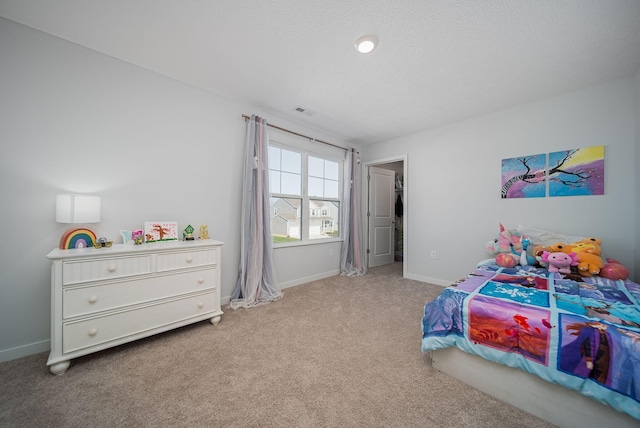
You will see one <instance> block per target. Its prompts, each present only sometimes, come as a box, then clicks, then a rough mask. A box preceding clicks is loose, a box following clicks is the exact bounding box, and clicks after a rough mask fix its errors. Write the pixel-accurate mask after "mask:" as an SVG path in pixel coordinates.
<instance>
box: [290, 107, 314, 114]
mask: <svg viewBox="0 0 640 428" xmlns="http://www.w3.org/2000/svg"><path fill="white" fill-rule="evenodd" d="M293 110H294V111H297V112H298V113H303V114H304V115H306V116H313V115H314V114H316V112H315V111H311V110H308V109H306V108H304V107H300V106H297V107H296V108H294V109H293Z"/></svg>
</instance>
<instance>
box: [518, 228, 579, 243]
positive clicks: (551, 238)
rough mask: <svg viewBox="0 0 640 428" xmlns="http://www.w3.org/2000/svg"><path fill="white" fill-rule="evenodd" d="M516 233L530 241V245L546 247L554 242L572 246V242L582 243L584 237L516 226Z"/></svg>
mask: <svg viewBox="0 0 640 428" xmlns="http://www.w3.org/2000/svg"><path fill="white" fill-rule="evenodd" d="M516 230H517V231H518V232H520V233H521V234H523V235H524V236H525V237H527V238H529V239H530V240H531V245H542V246H545V247H546V246H548V245H553V244H555V243H556V242H562V243H564V244H573V243H574V242H578V241H582V240H583V239H585V238H586V236H574V235H566V234H564V233H556V232H550V231H548V230H543V229H536V228H533V227H527V226H522V225H521V224H519V225H518V227H517V228H516Z"/></svg>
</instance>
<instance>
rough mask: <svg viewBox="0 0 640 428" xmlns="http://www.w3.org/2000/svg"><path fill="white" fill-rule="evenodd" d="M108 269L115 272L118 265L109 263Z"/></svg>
mask: <svg viewBox="0 0 640 428" xmlns="http://www.w3.org/2000/svg"><path fill="white" fill-rule="evenodd" d="M107 270H108V271H109V272H115V271H116V265H109V267H108V268H107Z"/></svg>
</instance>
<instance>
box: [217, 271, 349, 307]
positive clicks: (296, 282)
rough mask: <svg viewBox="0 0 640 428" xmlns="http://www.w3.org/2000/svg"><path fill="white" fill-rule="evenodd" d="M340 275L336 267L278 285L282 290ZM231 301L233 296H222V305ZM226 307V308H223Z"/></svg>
mask: <svg viewBox="0 0 640 428" xmlns="http://www.w3.org/2000/svg"><path fill="white" fill-rule="evenodd" d="M338 275H340V269H335V270H331V271H328V272H322V273H319V274H316V275H310V276H306V277H304V278H297V279H295V280H293V281H288V282H283V283H280V284H278V285H277V287H278V288H279V289H280V290H284V289H285V288H291V287H295V286H297V285H302V284H306V283H308V282H312V281H318V280H320V279H325V278H329V277H332V276H338ZM230 301H231V296H225V297H222V298H221V299H220V304H221V305H223V306H224V305H228V304H229V302H230ZM223 309H224V308H223Z"/></svg>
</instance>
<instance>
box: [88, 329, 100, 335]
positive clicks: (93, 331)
mask: <svg viewBox="0 0 640 428" xmlns="http://www.w3.org/2000/svg"><path fill="white" fill-rule="evenodd" d="M96 334H98V329H97V328H95V327H93V328H90V329H89V336H95V335H96Z"/></svg>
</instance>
